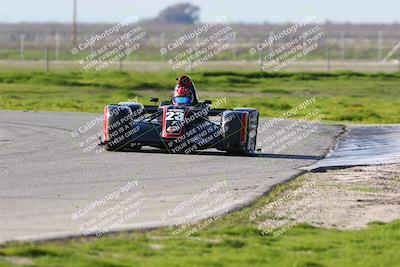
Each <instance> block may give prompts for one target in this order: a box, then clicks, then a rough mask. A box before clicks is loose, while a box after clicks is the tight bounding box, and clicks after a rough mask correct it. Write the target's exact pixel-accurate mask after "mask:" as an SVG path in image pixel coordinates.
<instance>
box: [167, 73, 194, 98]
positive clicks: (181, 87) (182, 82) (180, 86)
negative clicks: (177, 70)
mask: <svg viewBox="0 0 400 267" xmlns="http://www.w3.org/2000/svg"><path fill="white" fill-rule="evenodd" d="M177 80H178V82H177V85H176V87H175V90H174V93H173V95H172V102H173V103H174V105H193V104H196V103H197V98H196V91H195V89H194V84H193V82H192V80H191V79H190V77H189V76H182V77H179V78H178V79H177Z"/></svg>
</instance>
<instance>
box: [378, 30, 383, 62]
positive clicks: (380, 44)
mask: <svg viewBox="0 0 400 267" xmlns="http://www.w3.org/2000/svg"><path fill="white" fill-rule="evenodd" d="M378 60H379V61H380V60H382V31H379V32H378Z"/></svg>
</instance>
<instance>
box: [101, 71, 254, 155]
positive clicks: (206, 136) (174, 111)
mask: <svg viewBox="0 0 400 267" xmlns="http://www.w3.org/2000/svg"><path fill="white" fill-rule="evenodd" d="M151 101H152V102H155V103H157V102H158V99H157V98H152V99H151ZM215 106H216V105H215V104H214V105H213V104H212V103H211V101H208V100H206V101H203V102H201V101H199V100H198V98H197V93H196V89H195V86H194V83H193V81H192V80H191V79H190V77H189V76H182V77H179V78H177V85H176V87H175V89H174V93H173V97H172V100H171V101H163V102H161V103H160V105H159V106H157V105H154V106H150V105H149V106H148V105H146V106H144V105H142V104H139V103H132V102H122V103H119V104H110V105H107V106H106V107H105V108H104V126H103V138H102V140H101V145H103V146H104V148H105V149H106V150H108V151H117V150H125V149H129V150H140V149H141V147H142V146H150V147H155V148H159V149H164V150H167V151H169V152H170V153H186V154H188V153H191V152H194V151H197V150H204V149H209V148H215V149H218V150H222V151H226V152H228V153H235V154H236V153H252V152H254V150H255V149H256V139H257V127H258V118H259V112H258V110H257V109H253V108H235V109H233V110H231V109H220V108H214V107H215Z"/></svg>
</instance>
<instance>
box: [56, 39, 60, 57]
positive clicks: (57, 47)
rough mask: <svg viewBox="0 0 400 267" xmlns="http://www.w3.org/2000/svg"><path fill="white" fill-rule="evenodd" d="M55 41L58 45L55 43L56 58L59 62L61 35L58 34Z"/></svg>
mask: <svg viewBox="0 0 400 267" xmlns="http://www.w3.org/2000/svg"><path fill="white" fill-rule="evenodd" d="M55 39H56V40H55V41H56V43H55V46H56V47H55V48H56V49H55V56H56V61H58V60H59V58H60V34H59V33H56V36H55Z"/></svg>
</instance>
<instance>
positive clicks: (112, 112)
mask: <svg viewBox="0 0 400 267" xmlns="http://www.w3.org/2000/svg"><path fill="white" fill-rule="evenodd" d="M142 114H143V105H141V104H136V103H122V104H118V105H115V104H113V105H108V106H106V107H105V108H104V129H103V133H104V134H103V143H104V146H105V147H104V148H105V150H107V151H121V150H124V149H131V150H140V148H141V145H140V144H133V145H131V142H130V140H129V138H127V137H126V134H125V133H126V132H128V131H129V129H130V125H133V124H134V119H136V118H138V117H139V116H141V115H142Z"/></svg>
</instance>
